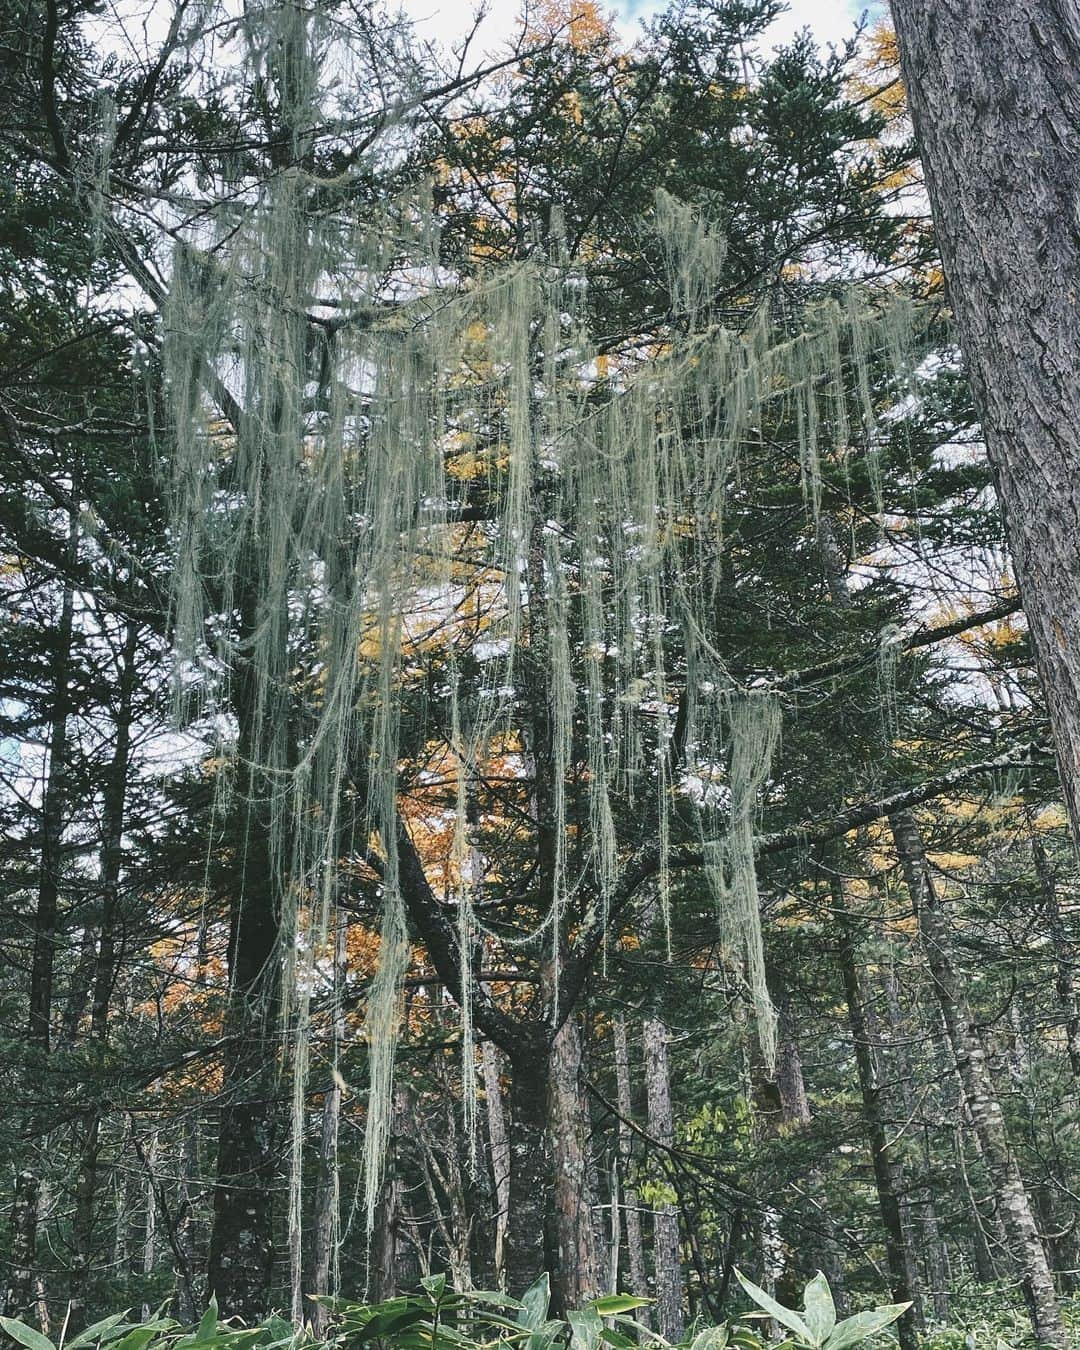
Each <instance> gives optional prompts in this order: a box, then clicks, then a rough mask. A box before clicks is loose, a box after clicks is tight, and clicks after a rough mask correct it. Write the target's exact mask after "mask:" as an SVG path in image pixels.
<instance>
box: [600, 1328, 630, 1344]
mask: <svg viewBox="0 0 1080 1350" xmlns="http://www.w3.org/2000/svg"><path fill="white" fill-rule="evenodd" d="M600 1339H601V1340H602V1341H603V1342H604V1344H605V1345H610V1346H611V1350H637V1341H636V1340H635V1339H634V1338H633V1336H627V1335H626V1334H625V1333H624V1332H622V1331H616V1330H615V1329H614V1327H605V1328H604V1329H603V1331H601V1333H600Z"/></svg>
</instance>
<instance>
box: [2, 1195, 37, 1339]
mask: <svg viewBox="0 0 1080 1350" xmlns="http://www.w3.org/2000/svg"><path fill="white" fill-rule="evenodd" d="M39 1186H40V1183H39V1182H38V1179H37V1177H36V1175H35V1174H34V1173H33V1172H32V1171H30V1170H29V1169H27V1170H26V1171H23V1172H20V1173H19V1175H18V1176H17V1177H16V1178H15V1200H14V1203H13V1204H12V1206H11V1246H10V1250H9V1254H8V1262H7V1265H8V1274H7V1279H6V1281H5V1288H4V1313H5V1315H6V1316H7V1317H19V1318H23V1317H25V1316H26V1315H27V1313H28V1312H29V1310H30V1305H31V1303H32V1302H33V1297H34V1293H33V1291H34V1262H35V1258H36V1255H37V1220H38V1191H39Z"/></svg>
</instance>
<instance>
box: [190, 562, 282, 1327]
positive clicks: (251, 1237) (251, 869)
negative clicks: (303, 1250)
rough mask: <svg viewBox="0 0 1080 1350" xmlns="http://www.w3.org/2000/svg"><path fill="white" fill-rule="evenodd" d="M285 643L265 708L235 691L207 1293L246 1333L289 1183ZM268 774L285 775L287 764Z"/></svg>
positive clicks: (243, 684)
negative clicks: (284, 1071)
mask: <svg viewBox="0 0 1080 1350" xmlns="http://www.w3.org/2000/svg"><path fill="white" fill-rule="evenodd" d="M257 562H258V560H257V559H254V558H249V559H248V560H247V564H248V567H249V569H250V572H251V575H252V576H253V577H256V576H258V574H259V572H258V566H257ZM243 563H244V559H243V558H242V559H241V564H243ZM260 603H261V602H260V599H259V597H258V596H257V595H255V594H254V592H253V590H252V589H251V588H250V587H249V588H248V590H247V592H246V594H245V595H244V597H243V602H242V621H241V627H242V632H243V634H244V643H245V644H246V643H248V642H252V641H254V637H255V635H256V634H257V633H258V632H259V628H260ZM275 631H280V637H279V638H278V644H279V645H278V649H277V650H275V651H274V652H273V653H271V655H272V657H273V660H274V662H275V663H276V669H277V671H278V677H277V678H276V679H275V680H273V681H270V683H271V684H272V694H271V695H267V696H265V697H261V696H260V689H259V685H258V681H257V676H256V673H255V671H254V669H253V668H252V666H251V664H250V663H244V664H242V665H241V666H240V668H239V669H238V671H237V673H236V676H235V680H234V687H235V695H234V708H235V712H236V718H237V723H238V733H239V734H238V737H237V773H238V775H239V776H240V777H241V782H240V783H239V784H238V785H237V798H238V801H237V810H236V812H235V817H234V820H233V828H234V830H235V831H236V834H235V838H234V839H233V840H232V841H231V844H232V848H233V859H232V866H231V867H230V868H228V869H226V874H225V877H224V878H223V880H225V882H226V884H228V886H229V890H228V904H229V946H228V968H229V992H228V1002H227V1006H226V1012H225V1043H224V1049H223V1052H222V1094H221V1107H220V1125H219V1133H218V1156H217V1172H216V1177H215V1182H214V1207H213V1224H212V1228H211V1232H210V1253H209V1260H208V1262H207V1285H208V1288H207V1292H208V1294H212V1295H214V1296H215V1297H216V1299H217V1303H218V1307H219V1308H220V1310H221V1312H222V1314H223V1315H224V1316H226V1317H232V1316H236V1317H239V1318H240V1319H241V1320H242V1321H245V1322H255V1321H258V1320H259V1318H260V1317H261V1316H262V1315H263V1314H264V1313H265V1311H266V1308H267V1304H268V1300H269V1297H270V1287H271V1280H272V1276H273V1260H274V1213H273V1197H274V1189H275V1183H276V1181H277V1177H278V1158H277V1149H278V1142H279V1141H278V1125H279V1109H278V1093H279V1083H278V1057H279V1055H278V1051H279V1047H278V1036H277V1032H278V1029H279V1024H278V1018H279V1003H280V992H281V975H280V953H279V950H278V940H279V936H280V932H281V914H280V897H281V896H283V895H284V894H285V893H286V892H287V889H288V884H287V879H286V878H284V877H282V876H280V875H278V871H277V866H276V864H277V863H278V862H279V861H280V860H279V859H277V858H276V857H275V851H274V848H273V845H272V836H273V811H274V806H273V798H274V794H275V793H276V792H278V791H279V784H278V782H277V781H276V780H275V778H274V774H273V772H271V771H268V768H267V766H266V765H265V764H263V763H262V762H261V761H262V758H263V756H264V754H265V745H266V742H265V735H264V728H263V726H262V724H261V723H262V722H264V721H265V722H268V723H270V724H272V725H274V726H278V725H281V726H287V725H288V722H289V712H290V708H289V695H288V680H287V676H286V674H285V672H286V669H287V661H286V657H285V653H284V650H282V646H283V643H284V630H283V628H281V627H280V626H279V628H278V629H275ZM267 678H268V677H267ZM269 768H270V770H274V769H277V770H278V771H279V772H280V771H284V770H285V769H286V768H287V764H286V763H284V762H282V763H280V764H275V765H271V766H269Z"/></svg>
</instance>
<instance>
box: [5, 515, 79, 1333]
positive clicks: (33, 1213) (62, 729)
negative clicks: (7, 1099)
mask: <svg viewBox="0 0 1080 1350" xmlns="http://www.w3.org/2000/svg"><path fill="white" fill-rule="evenodd" d="M77 548H78V524H77V522H76V520H75V518H74V517H72V520H71V524H70V529H69V534H68V552H69V556H70V557H71V558H72V559H73V560H74V557H75V554H76V550H77ZM74 620H75V593H74V590H73V589H72V587H71V586H65V587H64V591H63V595H62V597H61V601H60V619H59V623H58V624H57V630H56V648H55V653H54V658H53V667H52V672H53V686H52V697H51V703H52V708H51V717H50V722H49V740H48V747H49V765H48V776H47V778H46V780H45V784H44V791H43V794H42V802H41V850H40V858H39V864H38V893H37V905H36V907H35V911H34V919H33V934H34V942H33V950H32V954H31V958H30V997H29V1022H28V1027H27V1041H28V1043H29V1045H30V1046H31V1047H32V1049H33V1052H34V1054H35V1055H36V1056H37V1058H36V1059H35V1060H34V1062H33V1064H32V1066H31V1069H30V1072H31V1075H32V1080H33V1082H32V1090H31V1092H30V1094H29V1095H30V1096H31V1097H36V1098H38V1099H44V1098H45V1096H46V1094H45V1091H44V1087H45V1077H46V1074H47V1072H48V1063H49V1052H50V1049H51V1029H52V1005H53V982H54V973H55V969H56V947H57V925H58V920H59V917H60V890H61V883H62V881H63V833H64V806H65V802H66V798H67V788H68V714H69V713H70V711H71V693H70V687H69V686H70V682H71V658H72V638H73V630H74ZM15 1186H16V1190H15V1199H14V1208H13V1215H12V1224H13V1232H12V1246H13V1249H17V1250H18V1251H19V1252H20V1253H21V1256H20V1259H18V1260H16V1259H14V1257H13V1259H12V1263H11V1269H10V1274H9V1277H8V1280H7V1287H6V1290H5V1305H6V1306H7V1307H8V1308H9V1309H16V1308H18V1309H20V1310H22V1311H24V1312H25V1311H27V1310H28V1309H29V1307H30V1305H31V1302H32V1301H33V1298H34V1294H35V1285H36V1283H37V1278H36V1274H35V1271H34V1269H33V1262H34V1256H35V1253H36V1250H37V1224H38V1206H39V1205H40V1204H41V1199H42V1187H41V1185H40V1181H39V1180H38V1179H36V1178H34V1177H33V1176H32V1174H31V1172H30V1170H29V1169H24V1170H23V1171H22V1172H21V1173H20V1174H19V1176H18V1177H17V1178H16V1183H15ZM16 1217H17V1219H18V1227H17V1229H16V1226H15V1219H16ZM42 1301H43V1300H42V1299H39V1300H38V1302H39V1303H41V1302H42ZM46 1315H47V1309H46Z"/></svg>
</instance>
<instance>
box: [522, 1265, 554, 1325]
mask: <svg viewBox="0 0 1080 1350" xmlns="http://www.w3.org/2000/svg"><path fill="white" fill-rule="evenodd" d="M550 1302H551V1284H550V1283H549V1281H548V1276H547V1271H546V1270H545V1271H544V1273H543V1275H541V1276H540V1278H539V1279H538V1280H537V1281H536V1282H535V1284H530V1285H529V1287H528V1289H526V1290H525V1293H524V1294H523V1295H522V1298H521V1312H520V1313H518V1319H517V1320H518V1325H519V1326H522V1327H528V1329H529V1330H530V1331H539V1330H540V1328H541V1327H542V1326H543V1325H544V1323H545V1322H546V1321H547V1313H548V1304H549V1303H550Z"/></svg>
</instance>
